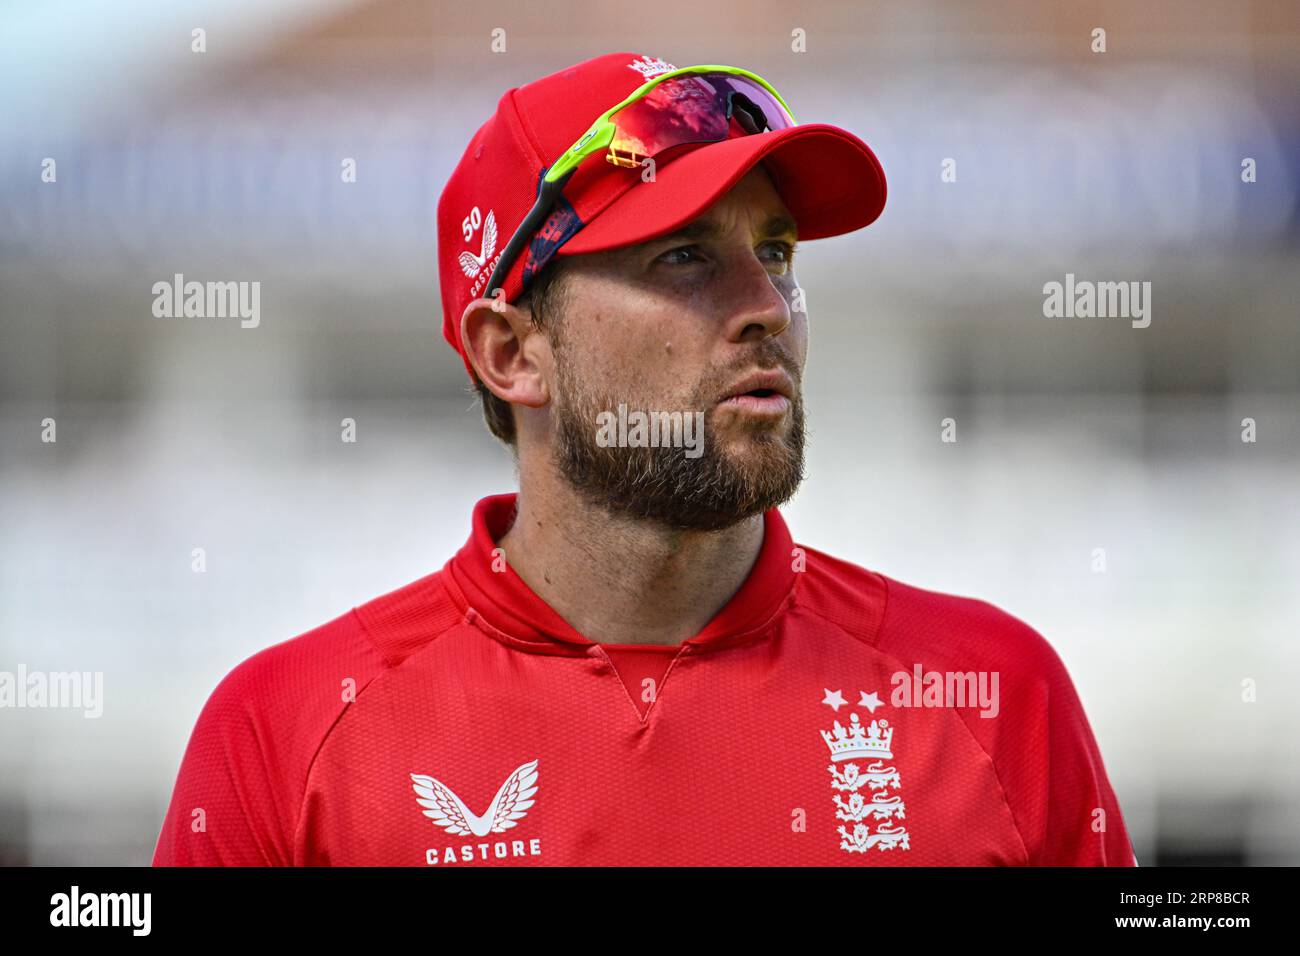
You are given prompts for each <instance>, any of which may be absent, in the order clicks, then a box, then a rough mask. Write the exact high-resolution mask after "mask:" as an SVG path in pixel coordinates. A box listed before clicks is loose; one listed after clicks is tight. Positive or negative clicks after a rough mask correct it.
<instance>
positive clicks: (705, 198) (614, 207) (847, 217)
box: [557, 123, 885, 255]
mask: <svg viewBox="0 0 1300 956" xmlns="http://www.w3.org/2000/svg"><path fill="white" fill-rule="evenodd" d="M760 162H762V163H763V166H764V168H765V169H766V170H767V171H768V172H769V174H771V176H772V178H773V181H774V183H775V185H776V188H777V192H778V193H779V194H780V196H781V200H782V201H783V202H784V203H785V205H786V208H787V209H789V210H790V214H791V215H792V216H794V218H795V222H796V223H798V226H799V238H800V239H801V240H803V239H824V238H826V237H827V236H838V235H842V234H844V233H846V232H853V231H854V230H855V229H861V228H862V227H863V226H867V225H870V224H871V223H873V222H875V220H876V219H877V218H878V217H879V216H880V213H881V211H882V210H883V209H884V208H885V172H884V170H883V169H882V168H881V166H880V161H879V160H878V159H876V156H875V154H874V153H873V152H872V151H871V148H870V147H869V146H867V144H866V143H864V142H862V140H860V139H858V138H857V137H856V136H854V135H853V134H852V133H850V132H848V131H847V130H843V129H840V128H839V127H838V126H830V125H828V124H823V123H810V124H808V125H806V126H792V127H790V128H789V129H783V130H779V131H777V132H775V133H765V134H763V135H760V136H740V137H737V138H735V139H729V140H725V141H724V142H721V143H710V144H707V145H704V146H697V147H683V148H681V149H680V150H678V151H677V155H675V156H673V155H670V156H667V157H665V158H664V159H663V161H662V162H660V163H658V164H657V166H656V168H655V178H654V180H653V181H649V182H643V181H640V180H638V182H637V184H636V185H635V186H633V187H632V188H631V189H629V190H628V191H627V192H625V193H624V194H623V195H622V196H620V197H619V198H618V199H617V200H615V201H614V202H613V203H611V204H610V205H609V206H608V207H606V208H605V209H603V210H602V211H601V212H600V214H599V215H598V216H596V217H594V218H593V219H592V220H591V221H590V222H588V223H587V224H586V225H584V226H583V227H582V229H580V230H579V231H578V232H577V233H576V234H575V235H574V236H573V238H571V239H570V240H569V241H568V242H566V243H565V244H564V245H563V246H561V247H560V249H559V250H558V251H557V254H558V255H580V254H582V253H588V252H601V251H603V250H606V249H616V248H618V247H619V246H626V245H631V244H633V243H638V242H645V241H647V240H649V239H653V238H655V237H656V236H661V235H664V234H665V233H669V232H672V231H673V230H675V229H680V228H681V227H682V226H685V225H686V224H688V223H689V222H691V221H692V220H694V219H696V218H698V217H699V216H700V215H701V214H703V213H704V212H705V210H707V209H708V208H709V207H710V206H712V205H713V204H714V203H715V202H717V200H718V199H720V198H721V197H722V196H723V195H724V194H725V193H727V191H728V190H730V189H731V188H732V187H733V186H735V185H736V183H738V182H739V181H740V180H741V179H742V178H744V176H745V174H746V173H748V172H749V171H750V170H751V169H753V168H754V166H756V165H757V164H758V163H760Z"/></svg>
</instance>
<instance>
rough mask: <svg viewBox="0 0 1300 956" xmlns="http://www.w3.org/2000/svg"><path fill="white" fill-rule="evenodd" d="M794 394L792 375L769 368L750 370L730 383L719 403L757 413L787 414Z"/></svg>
mask: <svg viewBox="0 0 1300 956" xmlns="http://www.w3.org/2000/svg"><path fill="white" fill-rule="evenodd" d="M754 392H762V393H764V394H759V395H755V394H752V393H754ZM793 397H794V382H792V381H791V380H790V376H789V375H787V374H786V373H785V372H783V371H782V370H780V369H766V370H759V371H756V372H751V373H750V374H749V375H746V376H745V377H744V378H742V379H740V381H738V382H736V383H735V384H733V385H731V386H730V387H729V388H728V389H727V391H726V392H725V394H724V396H723V398H722V400H721V401H719V402H718V404H719V405H723V406H726V407H729V408H735V409H738V410H742V411H746V412H751V413H754V414H758V415H784V414H785V412H786V410H787V409H788V408H789V407H790V402H791V400H792V399H793Z"/></svg>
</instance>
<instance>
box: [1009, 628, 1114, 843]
mask: <svg viewBox="0 0 1300 956" xmlns="http://www.w3.org/2000/svg"><path fill="white" fill-rule="evenodd" d="M1043 649H1044V653H1043V655H1042V673H1043V677H1044V682H1045V686H1044V689H1045V696H1046V700H1045V701H1043V704H1044V705H1045V708H1044V709H1045V718H1044V720H1043V723H1044V724H1045V726H1044V727H1043V728H1042V729H1043V731H1044V733H1045V740H1046V747H1045V748H1044V749H1042V750H1041V752H1040V755H1039V759H1040V761H1041V767H1042V770H1043V779H1044V781H1045V783H1044V785H1043V790H1045V794H1046V807H1045V814H1044V820H1045V823H1044V827H1043V832H1042V837H1041V842H1040V847H1039V850H1038V852H1037V854H1035V855H1034V856H1033V857H1031V860H1030V862H1031V863H1032V864H1035V865H1038V866H1136V865H1137V860H1136V858H1135V856H1134V853H1133V846H1132V844H1131V842H1130V840H1129V835H1128V829H1127V827H1126V826H1125V824H1124V818H1123V816H1122V814H1121V813H1120V807H1119V801H1118V799H1117V798H1116V796H1115V791H1114V789H1113V788H1112V787H1111V783H1110V780H1109V778H1108V777H1107V775H1106V768H1105V765H1104V764H1103V762H1102V757H1101V751H1100V749H1099V748H1098V746H1097V741H1096V738H1095V736H1094V735H1093V731H1092V727H1091V726H1090V725H1089V723H1088V718H1087V716H1086V714H1085V713H1084V709H1083V703H1082V702H1081V701H1080V699H1079V694H1078V691H1077V690H1076V688H1075V685H1074V681H1073V680H1072V679H1071V678H1070V675H1069V673H1068V671H1067V670H1066V668H1065V664H1064V663H1063V662H1062V661H1061V659H1060V657H1059V656H1058V655H1057V654H1056V652H1055V650H1053V649H1052V648H1051V647H1049V646H1047V645H1046V642H1045V641H1044V642H1043Z"/></svg>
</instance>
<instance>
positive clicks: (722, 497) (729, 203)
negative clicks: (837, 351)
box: [550, 167, 808, 530]
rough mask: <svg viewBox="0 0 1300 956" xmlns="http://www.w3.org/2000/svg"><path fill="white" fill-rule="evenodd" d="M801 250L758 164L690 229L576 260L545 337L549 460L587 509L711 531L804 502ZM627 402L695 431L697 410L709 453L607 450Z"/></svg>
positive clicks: (680, 449) (567, 272)
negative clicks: (797, 262)
mask: <svg viewBox="0 0 1300 956" xmlns="http://www.w3.org/2000/svg"><path fill="white" fill-rule="evenodd" d="M650 188H653V187H650ZM795 238H796V237H795V225H794V220H793V218H792V217H791V216H790V214H789V212H788V210H787V209H786V208H785V205H784V204H783V203H782V202H781V199H780V197H779V196H778V194H777V192H776V190H775V188H774V187H773V185H772V182H771V180H770V179H769V178H768V176H767V173H766V172H765V171H763V169H762V168H761V167H755V168H754V169H753V170H751V171H750V173H749V174H748V175H747V176H745V178H744V179H742V180H741V181H740V182H739V183H738V184H737V185H736V186H735V187H734V188H733V189H732V190H731V191H730V192H729V193H727V194H726V195H725V196H724V197H723V198H722V199H720V200H719V201H718V202H717V203H715V204H714V205H713V206H712V207H711V208H710V209H709V210H708V212H706V213H705V214H704V215H703V216H701V217H700V218H699V219H697V220H695V221H694V222H693V223H691V225H689V226H688V227H686V228H685V229H684V230H681V231H679V232H678V233H675V234H673V235H671V236H667V237H664V238H661V239H656V240H652V241H649V242H646V243H642V244H639V245H636V246H628V247H624V248H622V249H616V250H612V251H609V252H601V253H594V254H590V255H583V256H574V257H572V258H571V259H569V260H568V261H567V262H566V269H565V275H564V277H563V283H564V285H563V293H562V295H561V300H562V305H561V308H560V313H561V314H560V315H559V316H557V317H556V321H555V322H554V327H553V328H552V329H551V330H550V334H551V338H552V343H553V347H554V352H555V381H554V382H553V383H552V394H553V396H554V405H553V416H552V423H553V437H554V442H553V445H552V451H553V455H554V458H555V462H556V464H557V466H558V467H559V469H560V471H561V473H562V474H563V475H564V476H565V477H566V478H567V479H568V480H569V481H570V483H571V484H572V485H573V486H574V487H575V488H577V489H578V490H579V491H581V492H582V493H583V494H584V495H585V496H586V497H587V498H588V499H589V500H591V501H592V502H594V503H596V504H599V505H601V506H602V507H605V508H607V509H608V510H610V511H611V512H613V513H617V514H626V515H629V516H631V517H636V518H641V519H647V520H652V521H657V522H659V523H661V524H663V525H665V526H667V527H672V528H678V529H694V530H715V529H719V528H725V527H728V526H730V525H732V524H735V523H736V522H738V521H740V520H742V519H744V518H748V517H751V516H753V515H756V514H760V513H762V512H763V511H766V510H767V509H768V508H772V507H775V506H776V505H778V504H780V503H781V502H783V501H785V500H787V499H788V498H789V497H790V496H791V495H792V494H794V491H795V489H796V488H797V487H798V485H799V482H800V480H801V479H802V477H803V438H804V422H803V401H802V397H801V394H800V379H801V376H802V372H803V366H804V360H805V358H806V355H807V348H808V323H807V316H806V313H805V312H804V311H803V310H802V307H801V306H800V304H799V303H798V302H797V301H796V299H795V291H796V285H797V283H796V280H795V275H794V269H793V265H792V263H791V258H792V256H791V253H792V250H793V246H794V242H795ZM620 405H623V406H626V409H627V411H628V412H629V413H632V412H637V411H639V412H644V413H647V414H651V415H653V414H658V413H673V412H681V413H683V418H686V417H689V418H690V420H691V422H692V423H694V422H697V421H700V416H698V415H697V414H696V413H703V418H702V421H703V452H702V454H698V456H696V457H691V456H689V455H688V454H687V449H686V448H683V447H663V446H662V445H661V447H619V446H618V445H617V444H614V445H610V444H609V439H610V437H611V433H610V430H609V429H608V428H606V430H605V432H604V433H603V437H602V434H601V432H600V428H601V424H602V421H603V422H604V423H605V424H606V425H608V424H609V422H610V417H605V418H604V419H602V417H601V413H612V415H614V416H616V415H617V414H618V411H619V406H620ZM614 437H617V429H615V434H614ZM661 442H663V443H666V442H667V438H666V437H663V438H661ZM697 447H698V446H697Z"/></svg>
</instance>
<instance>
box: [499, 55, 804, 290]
mask: <svg viewBox="0 0 1300 956" xmlns="http://www.w3.org/2000/svg"><path fill="white" fill-rule="evenodd" d="M698 73H731V74H733V75H735V76H743V77H744V78H745V79H748V80H753V81H754V82H755V83H757V84H758V85H759V86H761V87H763V89H765V90H767V92H769V93H771V94H772V97H773V98H774V99H775V100H776V101H777V102H778V103H780V104H781V106H782V108H783V109H784V110H785V111H786V114H787V115H788V116H789V117H790V120H791V121H792V122H793V121H794V113H792V112H791V111H790V107H789V106H788V105H786V102H785V100H784V99H782V98H781V94H780V93H778V92H777V91H776V90H775V89H774V88H773V86H772V84H771V83H769V82H767V80H765V79H763V78H762V77H761V76H759V75H758V74H757V73H751V72H750V71H749V70H742V69H741V68H740V67H738V66H722V65H718V64H711V65H701V66H687V67H682V68H681V69H680V70H669V71H668V72H667V73H661V74H660V75H659V76H656V77H653V78H651V79H649V80H647V81H646V82H645V83H643V84H641V85H640V86H639V87H637V88H636V89H635V90H633V91H632V93H631V94H630V95H629V96H628V97H627V98H626V99H624V100H623V101H622V102H621V103H618V104H616V105H614V106H611V107H610V108H609V109H607V110H606V111H605V112H604V113H602V114H600V116H599V117H597V119H596V121H595V122H594V123H592V124H591V127H590V128H589V129H588V130H587V131H586V132H585V133H583V134H582V135H581V136H580V137H578V141H577V142H575V143H574V144H573V145H572V146H570V147H569V148H568V149H567V150H565V151H564V153H563V154H561V156H560V158H559V159H557V160H556V161H555V163H554V164H553V165H552V166H551V168H550V169H548V170H547V171H546V175H545V176H544V177H542V183H541V187H540V188H539V189H538V192H537V201H536V202H535V203H534V204H533V208H532V209H531V210H529V213H528V215H527V216H525V217H524V221H523V222H521V223H520V224H519V228H518V229H516V230H515V233H514V235H513V236H511V237H510V241H509V242H508V243H506V247H505V248H504V249H502V250H501V256H500V257H499V258H498V259H497V264H496V267H495V268H494V269H493V270H492V277H491V278H490V279H489V280H488V283H487V288H486V289H485V290H484V295H485V296H487V297H489V298H491V297H493V296H494V295H495V293H496V291H497V290H498V289H500V288H501V285H502V283H504V282H505V278H506V276H507V275H509V274H510V269H511V268H512V267H513V266H514V264H515V260H516V259H518V258H519V255H520V253H522V252H523V251H524V246H525V245H526V244H527V243H528V241H529V239H530V238H531V237H532V235H533V233H535V232H536V231H537V230H538V229H540V228H541V227H542V225H543V224H544V223H545V222H546V220H547V217H549V216H550V214H551V210H552V209H553V208H554V207H555V204H556V202H558V201H559V198H560V194H561V193H562V192H563V191H564V186H565V184H566V183H567V182H568V181H569V179H570V177H572V176H573V174H574V173H575V172H577V170H578V167H579V166H581V165H582V163H583V161H584V160H586V159H587V158H588V157H590V156H592V155H594V154H596V153H599V152H601V151H602V150H605V149H608V148H609V145H610V143H612V142H613V141H614V133H615V131H616V130H617V128H618V127H617V124H616V123H615V122H614V120H613V117H614V114H615V113H617V112H618V111H619V110H621V109H623V108H624V107H627V106H630V105H631V104H633V103H635V102H636V101H637V100H639V99H642V98H643V97H645V95H646V94H647V93H649V92H650V91H651V90H653V89H654V88H655V87H656V86H658V85H659V84H660V83H662V82H664V81H665V80H671V79H673V78H674V77H678V76H690V75H693V74H698Z"/></svg>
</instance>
